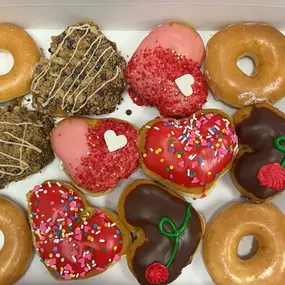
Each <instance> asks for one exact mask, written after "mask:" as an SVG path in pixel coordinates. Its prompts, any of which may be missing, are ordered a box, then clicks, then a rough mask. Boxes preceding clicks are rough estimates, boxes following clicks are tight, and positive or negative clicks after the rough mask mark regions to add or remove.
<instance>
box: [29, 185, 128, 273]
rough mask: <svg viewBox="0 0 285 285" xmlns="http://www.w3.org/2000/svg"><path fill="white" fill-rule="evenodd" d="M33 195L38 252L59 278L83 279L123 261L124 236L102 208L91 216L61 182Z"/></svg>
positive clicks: (80, 201) (33, 215)
mask: <svg viewBox="0 0 285 285" xmlns="http://www.w3.org/2000/svg"><path fill="white" fill-rule="evenodd" d="M30 194H31V195H30V200H29V202H30V203H29V204H30V207H31V212H30V213H29V214H30V220H31V225H32V232H33V234H34V238H35V244H36V250H37V252H38V254H39V255H40V257H41V261H42V262H43V263H44V264H45V266H47V267H49V268H51V269H54V270H55V274H56V275H57V276H58V277H60V278H63V279H74V278H80V277H83V276H85V275H86V274H88V273H89V272H91V271H93V270H97V271H103V270H105V269H106V268H105V267H106V266H108V265H109V264H111V263H113V262H116V261H118V260H119V259H120V256H119V254H120V251H121V249H122V246H123V245H122V243H123V238H122V234H121V232H120V230H119V229H118V228H117V227H116V225H115V223H113V222H112V220H111V219H110V218H109V217H107V216H106V215H104V214H103V213H102V211H101V210H100V209H98V208H97V209H96V213H95V214H94V215H92V216H90V215H89V213H88V211H86V208H85V205H84V204H83V201H82V199H81V198H80V196H78V195H77V194H76V193H75V192H74V191H73V190H71V189H67V188H66V187H64V186H62V185H60V184H59V183H57V184H54V183H52V184H51V183H49V182H48V183H47V184H44V185H42V186H36V187H35V188H34V190H33V191H31V192H30Z"/></svg>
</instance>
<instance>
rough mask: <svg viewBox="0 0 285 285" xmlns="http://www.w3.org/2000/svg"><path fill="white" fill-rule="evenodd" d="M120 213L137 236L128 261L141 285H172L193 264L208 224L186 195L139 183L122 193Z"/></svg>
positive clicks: (154, 184)
mask: <svg viewBox="0 0 285 285" xmlns="http://www.w3.org/2000/svg"><path fill="white" fill-rule="evenodd" d="M118 213H119V216H120V218H121V220H122V221H123V222H124V223H125V225H126V226H127V227H128V229H129V230H130V231H131V232H133V233H134V234H136V236H137V240H136V241H135V242H134V243H133V244H132V247H131V249H130V250H129V252H128V253H127V261H128V266H129V269H130V270H131V272H132V273H133V274H134V276H135V277H136V279H137V280H138V282H139V284H141V285H149V284H163V285H166V284H169V283H171V282H173V281H174V280H175V279H176V278H177V277H178V276H179V275H180V274H181V271H182V269H183V268H184V267H185V266H187V265H188V264H189V263H191V261H192V259H193V256H194V254H195V252H196V250H197V248H198V246H199V243H200V241H201V239H202V237H203V233H204V229H205V221H204V219H203V217H202V216H201V215H200V214H199V213H198V212H197V211H196V210H195V209H194V207H193V206H192V205H191V204H190V203H188V202H187V201H186V200H185V199H184V198H183V197H182V196H180V195H178V194H176V193H175V192H173V191H170V190H168V189H165V188H162V187H160V186H159V185H158V184H156V183H154V182H152V181H149V180H136V181H134V182H133V183H132V184H130V185H129V186H128V187H127V189H126V190H125V191H124V192H123V193H122V195H121V197H120V200H119V203H118Z"/></svg>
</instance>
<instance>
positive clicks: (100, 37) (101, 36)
mask: <svg viewBox="0 0 285 285" xmlns="http://www.w3.org/2000/svg"><path fill="white" fill-rule="evenodd" d="M102 38H103V35H100V36H99V37H98V38H97V39H96V40H95V41H94V42H93V43H92V45H90V47H89V49H88V50H87V51H86V53H85V54H84V57H83V58H82V59H81V60H80V61H79V62H78V63H77V65H76V66H75V68H74V69H73V70H72V72H71V74H70V75H69V76H67V77H66V78H65V79H64V81H63V83H62V84H61V85H60V86H59V87H58V89H57V90H56V92H55V93H54V94H53V95H52V96H51V98H50V99H53V98H54V97H55V96H56V95H57V93H58V92H59V91H60V89H61V88H62V87H63V86H64V84H65V83H66V81H67V80H68V79H69V78H70V77H71V76H72V75H73V73H74V71H75V70H76V68H77V67H78V66H79V65H80V64H81V63H82V62H83V61H84V60H85V59H86V56H87V55H88V53H89V52H90V50H91V49H92V47H93V45H94V44H95V43H96V42H97V41H98V40H99V43H98V44H97V47H96V48H95V49H94V51H93V53H92V55H91V57H90V58H89V60H88V62H87V64H86V65H85V66H84V67H83V68H82V70H81V72H80V73H79V74H78V75H77V77H76V78H75V79H74V80H73V83H72V84H71V86H70V87H69V89H68V91H67V93H66V94H65V95H64V97H63V99H62V107H63V106H64V100H65V97H66V96H67V94H68V93H69V92H70V90H71V88H72V87H73V85H74V84H75V82H76V80H78V78H79V77H80V75H81V74H82V73H83V72H84V71H85V69H86V67H87V66H88V64H89V63H90V61H91V60H92V57H93V56H94V54H95V52H96V51H97V49H98V47H99V46H100V44H101V41H102ZM63 110H64V109H63Z"/></svg>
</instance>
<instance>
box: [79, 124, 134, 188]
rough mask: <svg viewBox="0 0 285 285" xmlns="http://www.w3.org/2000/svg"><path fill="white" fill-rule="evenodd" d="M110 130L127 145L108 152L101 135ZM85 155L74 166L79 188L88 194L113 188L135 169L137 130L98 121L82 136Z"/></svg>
mask: <svg viewBox="0 0 285 285" xmlns="http://www.w3.org/2000/svg"><path fill="white" fill-rule="evenodd" d="M108 130H113V131H114V132H115V133H116V135H117V136H119V135H124V136H126V138H127V140H128V142H127V145H126V146H125V147H123V148H121V149H118V150H116V151H114V152H109V150H108V148H107V145H106V142H105V140H104V134H105V132H106V131H108ZM86 137H87V141H88V147H89V154H88V155H87V156H85V157H83V158H82V160H81V161H82V162H81V164H80V166H79V167H77V169H76V170H77V174H76V180H77V183H78V184H79V186H81V187H83V188H84V189H87V190H88V191H91V192H103V191H108V190H110V189H112V188H114V187H115V186H116V185H117V184H118V182H119V180H121V179H124V178H128V177H129V176H130V175H131V174H132V173H133V172H134V171H135V169H136V168H137V167H138V160H139V150H138V130H137V129H136V128H134V127H133V126H132V125H131V124H128V123H126V122H120V121H114V120H109V119H106V120H102V121H101V122H100V123H99V124H98V125H96V127H94V128H89V130H88V133H87V134H86Z"/></svg>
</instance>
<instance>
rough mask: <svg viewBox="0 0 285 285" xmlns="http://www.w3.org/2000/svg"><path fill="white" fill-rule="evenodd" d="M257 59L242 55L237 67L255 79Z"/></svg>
mask: <svg viewBox="0 0 285 285" xmlns="http://www.w3.org/2000/svg"><path fill="white" fill-rule="evenodd" d="M256 66H257V58H255V56H252V55H248V54H245V55H241V56H240V57H239V58H238V59H237V67H238V68H239V69H240V70H241V71H242V72H243V73H244V74H246V75H247V76H249V77H253V76H255V75H256Z"/></svg>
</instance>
